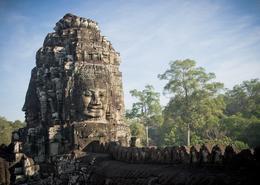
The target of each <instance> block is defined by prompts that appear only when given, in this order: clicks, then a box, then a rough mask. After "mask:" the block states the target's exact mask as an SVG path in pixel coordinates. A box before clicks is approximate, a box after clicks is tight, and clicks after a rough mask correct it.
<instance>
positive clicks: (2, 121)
mask: <svg viewBox="0 0 260 185" xmlns="http://www.w3.org/2000/svg"><path fill="white" fill-rule="evenodd" d="M24 126H25V124H24V123H22V122H21V121H19V120H16V121H14V122H11V121H8V120H7V119H6V118H4V117H1V116H0V145H1V144H6V145H8V144H9V143H10V142H11V136H12V132H13V131H15V130H18V129H19V128H21V127H24Z"/></svg>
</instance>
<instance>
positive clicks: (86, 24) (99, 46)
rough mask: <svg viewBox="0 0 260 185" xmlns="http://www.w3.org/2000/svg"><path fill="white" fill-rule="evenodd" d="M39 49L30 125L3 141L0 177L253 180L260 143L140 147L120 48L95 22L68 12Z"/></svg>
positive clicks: (157, 183)
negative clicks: (127, 118)
mask: <svg viewBox="0 0 260 185" xmlns="http://www.w3.org/2000/svg"><path fill="white" fill-rule="evenodd" d="M54 30H55V32H53V33H50V34H48V35H47V37H46V38H45V41H44V44H43V47H42V48H40V49H39V50H38V52H37V55H36V67H35V68H34V69H33V70H32V73H31V80H30V83H29V87H28V91H27V94H26V100H25V104H24V107H23V110H24V111H25V114H26V123H27V125H26V127H25V128H22V129H19V131H17V132H14V133H13V135H12V143H11V144H10V145H9V146H8V147H6V146H1V147H0V185H2V184H6V185H7V184H10V182H11V184H28V185H54V184H55V185H64V184H65V185H66V184H68V185H81V184H88V185H133V184H140V185H146V184H149V185H169V184H187V185H190V184H199V185H203V184H205V185H216V184H221V185H222V184H230V185H231V184H232V185H233V184H255V181H256V180H257V178H258V177H257V173H256V172H257V171H259V167H260V163H259V153H260V152H259V148H256V149H255V150H254V151H252V150H249V149H246V150H242V151H236V150H235V149H234V148H233V147H232V146H227V147H225V148H223V147H221V146H218V145H216V146H210V145H202V146H192V147H186V146H168V147H165V148H155V147H153V148H147V147H145V148H138V147H135V139H134V138H132V140H131V141H132V142H131V147H129V146H128V142H129V141H130V132H129V128H128V126H127V125H126V124H125V123H124V101H123V90H122V75H121V72H119V69H118V68H119V64H120V59H119V54H118V53H117V52H116V51H115V50H114V49H113V47H112V46H111V44H110V42H109V41H107V39H106V38H105V37H103V36H101V35H100V31H99V28H98V26H97V23H96V22H94V21H92V20H89V19H85V18H81V17H77V16H75V15H72V14H66V15H65V16H64V17H63V18H62V19H61V20H60V21H59V22H58V23H57V24H56V26H55V28H54Z"/></svg>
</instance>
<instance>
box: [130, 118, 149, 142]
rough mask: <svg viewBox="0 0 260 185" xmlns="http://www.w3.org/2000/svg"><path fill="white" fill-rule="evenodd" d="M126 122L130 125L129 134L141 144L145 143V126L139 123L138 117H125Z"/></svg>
mask: <svg viewBox="0 0 260 185" xmlns="http://www.w3.org/2000/svg"><path fill="white" fill-rule="evenodd" d="M127 123H128V125H129V126H130V130H131V135H132V136H135V137H136V138H138V139H140V141H141V143H140V144H141V145H142V146H143V145H144V144H145V142H146V141H145V138H146V137H145V136H146V135H145V127H144V125H143V124H141V123H140V121H139V119H138V118H132V119H127Z"/></svg>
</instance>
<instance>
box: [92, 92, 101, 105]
mask: <svg viewBox="0 0 260 185" xmlns="http://www.w3.org/2000/svg"><path fill="white" fill-rule="evenodd" d="M92 104H95V105H99V104H101V101H100V98H99V96H98V93H94V94H93V95H92Z"/></svg>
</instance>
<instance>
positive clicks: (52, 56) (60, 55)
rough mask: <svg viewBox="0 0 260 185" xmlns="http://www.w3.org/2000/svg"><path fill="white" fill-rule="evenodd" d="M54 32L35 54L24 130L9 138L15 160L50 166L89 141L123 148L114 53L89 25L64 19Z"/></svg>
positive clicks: (124, 133) (72, 18) (125, 134)
mask: <svg viewBox="0 0 260 185" xmlns="http://www.w3.org/2000/svg"><path fill="white" fill-rule="evenodd" d="M54 30H55V32H53V33H49V34H48V35H47V36H46V38H45V40H44V43H43V47H41V48H40V49H39V50H38V51H37V54H36V67H35V68H33V70H32V73H31V80H30V83H29V87H28V91H27V94H26V100H25V104H24V106H23V111H25V115H26V116H25V117H26V123H27V125H26V127H25V128H23V129H20V130H19V131H18V132H15V133H13V143H14V146H15V147H14V153H15V156H16V160H17V161H19V160H21V159H22V158H23V157H24V156H27V157H26V158H25V159H24V161H25V163H28V161H27V160H29V159H30V160H31V159H32V161H34V162H35V163H36V164H42V163H46V162H51V161H52V160H53V159H54V158H55V157H56V156H57V155H61V154H66V153H69V152H71V151H73V150H84V148H85V147H86V146H87V145H88V144H89V143H90V142H92V141H101V142H110V141H117V142H120V143H121V144H122V145H124V146H128V143H129V140H130V130H129V127H128V126H127V125H126V124H125V123H124V111H125V110H124V100H123V88H122V74H121V72H120V71H119V64H120V56H119V53H117V52H116V51H115V50H114V48H113V47H112V45H111V43H110V42H109V41H108V40H107V39H106V37H104V36H101V34H100V30H99V28H98V25H97V23H96V22H95V21H92V20H90V19H85V18H82V17H78V16H75V15H72V14H66V15H65V16H64V17H63V18H62V19H61V20H59V21H58V22H57V23H56V26H55V28H54ZM26 161H27V162H26ZM35 169H38V168H37V167H36V168H35Z"/></svg>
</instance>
